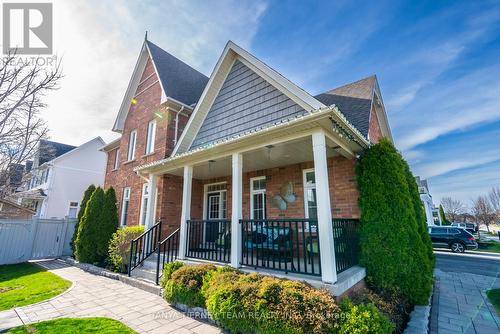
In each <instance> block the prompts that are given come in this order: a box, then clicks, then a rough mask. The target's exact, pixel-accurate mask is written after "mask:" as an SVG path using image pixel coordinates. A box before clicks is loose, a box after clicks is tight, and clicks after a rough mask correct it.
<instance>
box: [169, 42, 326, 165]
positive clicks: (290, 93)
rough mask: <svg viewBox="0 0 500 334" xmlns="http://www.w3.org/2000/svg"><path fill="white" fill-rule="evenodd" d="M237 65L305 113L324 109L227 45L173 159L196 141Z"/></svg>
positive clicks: (281, 76) (284, 80) (300, 90)
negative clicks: (235, 64)
mask: <svg viewBox="0 0 500 334" xmlns="http://www.w3.org/2000/svg"><path fill="white" fill-rule="evenodd" d="M236 61H239V62H241V63H242V64H244V65H245V66H246V67H248V68H249V69H250V70H252V71H253V72H255V73H256V74H257V75H258V76H260V77H261V78H263V79H264V80H265V81H266V82H268V83H269V84H271V85H272V86H273V87H274V88H276V89H277V90H279V91H280V92H282V93H283V94H284V95H285V96H287V97H288V98H289V99H290V100H291V101H293V102H295V103H296V104H297V105H298V106H299V107H301V108H302V109H304V111H305V112H306V113H307V112H312V111H314V110H317V109H320V108H324V107H326V106H325V105H324V104H323V103H322V102H320V101H318V100H317V99H315V98H313V97H312V96H311V95H310V94H309V93H307V92H306V91H305V90H303V89H301V88H300V87H298V86H297V85H295V84H294V83H293V82H291V81H290V80H288V79H287V78H285V77H284V76H283V75H281V74H280V73H278V72H277V71H275V70H274V69H272V68H271V67H269V66H268V65H266V64H265V63H263V62H262V61H260V60H259V59H257V58H256V57H255V56H253V55H252V54H250V53H249V52H247V51H246V50H244V49H243V48H241V47H239V46H238V45H236V44H235V43H233V42H232V41H229V42H228V43H227V44H226V47H225V48H224V51H223V52H222V55H221V56H220V58H219V60H218V62H217V64H216V66H215V68H214V70H213V72H212V75H211V76H210V80H209V81H208V84H207V85H206V87H205V90H204V91H203V94H202V95H201V97H200V101H199V103H198V104H197V105H196V107H195V109H194V111H193V114H192V116H191V117H190V119H189V121H188V124H187V126H186V128H185V129H184V131H183V133H182V135H181V137H180V139H179V141H178V142H177V145H176V146H175V148H174V151H173V152H172V155H175V154H177V153H183V152H186V151H188V150H189V149H190V148H191V146H192V144H193V141H194V140H195V138H196V136H197V134H198V132H199V130H200V128H201V127H202V125H203V122H204V120H205V118H206V116H207V114H208V112H209V111H210V109H211V107H212V105H213V103H214V101H215V99H216V97H217V95H218V93H219V91H220V89H221V88H222V86H223V84H224V82H225V79H226V78H227V76H228V74H229V72H230V71H231V69H232V67H233V65H234V63H235V62H236Z"/></svg>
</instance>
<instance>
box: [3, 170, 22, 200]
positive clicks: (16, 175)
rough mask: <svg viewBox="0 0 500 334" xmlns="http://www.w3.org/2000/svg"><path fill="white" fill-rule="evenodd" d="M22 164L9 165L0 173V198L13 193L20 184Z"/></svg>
mask: <svg viewBox="0 0 500 334" xmlns="http://www.w3.org/2000/svg"><path fill="white" fill-rule="evenodd" d="M24 169H25V166H24V165H23V164H17V163H11V164H9V165H8V166H7V168H6V169H5V170H3V171H2V172H1V173H0V197H5V196H7V195H9V194H11V193H12V192H14V191H15V190H16V189H17V188H18V187H19V186H20V185H21V183H22V178H23V172H24Z"/></svg>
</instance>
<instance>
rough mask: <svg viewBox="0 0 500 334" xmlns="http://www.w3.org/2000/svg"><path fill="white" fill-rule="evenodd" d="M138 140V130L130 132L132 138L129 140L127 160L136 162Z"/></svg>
mask: <svg viewBox="0 0 500 334" xmlns="http://www.w3.org/2000/svg"><path fill="white" fill-rule="evenodd" d="M136 139H137V130H133V131H132V132H130V138H129V140H128V153H127V160H128V161H130V160H134V158H135V142H136Z"/></svg>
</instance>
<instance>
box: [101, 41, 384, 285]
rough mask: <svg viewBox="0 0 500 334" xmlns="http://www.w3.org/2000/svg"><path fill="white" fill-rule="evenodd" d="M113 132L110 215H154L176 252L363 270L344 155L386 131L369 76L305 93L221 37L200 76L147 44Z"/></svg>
mask: <svg viewBox="0 0 500 334" xmlns="http://www.w3.org/2000/svg"><path fill="white" fill-rule="evenodd" d="M186 80H187V81H190V82H192V84H187V83H186V82H184V81H186ZM113 130H114V131H116V132H119V133H121V138H120V139H118V140H116V141H114V142H112V143H110V144H109V145H107V146H105V147H104V148H103V150H104V151H106V152H107V153H108V164H107V170H106V181H105V185H106V186H113V187H115V189H116V190H117V195H118V198H119V215H120V221H121V224H122V225H137V224H143V225H145V226H146V228H151V227H152V226H153V224H154V221H156V220H161V221H162V228H163V231H162V237H161V238H165V237H166V236H167V235H169V234H171V233H174V235H179V253H178V257H179V258H180V259H185V258H190V259H202V260H208V261H213V262H222V263H224V262H226V263H229V264H230V265H231V266H234V267H240V266H246V267H247V268H265V269H266V270H271V269H272V270H280V271H285V272H287V273H298V274H304V275H308V276H305V277H317V278H316V279H318V278H320V279H321V280H322V281H323V283H327V284H333V283H338V282H339V281H341V279H340V278H339V277H341V276H342V275H343V276H342V277H343V278H342V280H344V281H345V280H346V279H347V278H352V279H350V280H349V283H348V284H347V285H344V288H347V287H350V286H351V285H352V284H354V283H356V282H358V281H359V279H361V278H362V277H363V274H359V273H360V272H361V273H362V272H363V270H362V268H359V267H356V268H351V269H349V268H350V267H352V266H353V265H355V264H356V262H355V261H356V250H357V247H356V244H355V243H354V239H355V238H354V237H353V233H354V229H355V225H356V222H357V221H356V219H358V218H359V216H360V210H359V207H358V189H357V185H356V173H355V165H356V157H357V155H358V154H359V153H360V152H361V151H363V150H364V149H365V148H367V147H369V145H370V144H371V143H376V142H378V141H379V139H380V138H381V137H386V138H388V139H389V140H392V135H391V131H390V128H389V124H388V120H387V115H386V112H385V108H384V104H383V100H382V96H381V93H380V89H379V86H378V82H377V78H376V77H375V76H370V77H367V78H364V79H362V80H359V81H356V82H353V83H350V84H347V85H344V86H342V87H339V88H336V89H332V90H329V91H326V92H324V93H321V94H318V95H316V96H312V95H310V94H309V93H307V92H306V91H304V90H303V89H301V88H299V87H298V86H296V85H295V84H294V83H292V82H291V81H290V80H288V79H287V78H285V77H283V76H282V75H280V74H279V73H278V72H276V71H275V70H274V69H272V68H270V67H269V66H268V65H266V64H264V63H263V62H262V61H260V60H259V59H257V58H256V57H255V56H253V55H251V54H250V53H248V52H247V51H245V50H243V49H242V48H240V47H239V46H237V45H235V44H234V43H232V42H228V44H227V45H226V47H225V49H224V50H223V52H222V55H221V57H220V59H219V60H218V62H217V64H216V66H215V69H214V71H213V73H212V75H211V77H210V79H208V78H206V77H205V76H204V75H202V74H200V73H198V72H196V71H195V70H193V69H192V68H191V67H189V66H188V65H186V64H184V63H182V62H180V61H179V60H177V59H175V58H174V57H173V56H172V55H170V54H168V53H167V52H165V51H163V50H162V49H160V48H158V47H157V46H155V45H154V44H152V43H151V42H149V41H147V40H146V41H145V42H144V45H143V48H142V51H141V53H140V56H139V60H138V62H137V65H136V67H135V69H134V73H133V75H132V79H131V81H130V83H129V86H128V89H127V92H126V94H125V98H124V100H123V103H122V106H121V108H120V111H119V113H118V116H117V119H116V122H115V125H114V127H113ZM151 138H153V139H154V140H152V139H151ZM153 143H154V144H153ZM350 219H351V220H350ZM320 232H321V233H320ZM334 234H335V235H334ZM334 240H335V243H336V244H335V246H334ZM319 245H321V246H319ZM338 274H340V275H339V276H337V275H338ZM301 277H304V276H301ZM346 277H347V278H346ZM355 277H356V278H355ZM360 277H361V278H360ZM320 282H321V281H320Z"/></svg>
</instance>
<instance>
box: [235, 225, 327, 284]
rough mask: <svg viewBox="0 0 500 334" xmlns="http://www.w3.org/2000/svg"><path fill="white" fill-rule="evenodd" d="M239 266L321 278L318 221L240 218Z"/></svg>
mask: <svg viewBox="0 0 500 334" xmlns="http://www.w3.org/2000/svg"><path fill="white" fill-rule="evenodd" d="M240 224H241V229H242V255H241V264H242V265H246V266H250V267H254V268H258V267H260V268H267V269H272V270H280V271H284V272H285V273H288V272H294V273H299V274H306V275H314V276H321V261H320V247H319V238H318V221H317V220H315V219H304V218H290V219H260V220H257V219H241V220H240Z"/></svg>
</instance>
